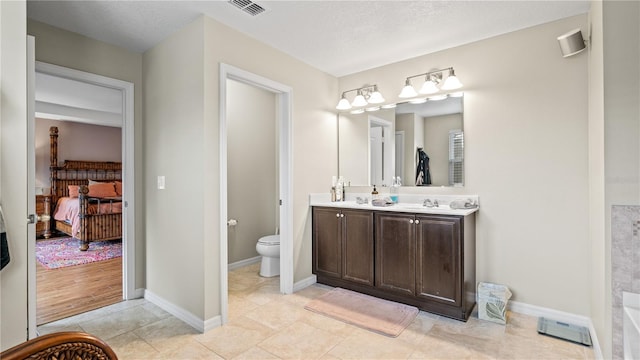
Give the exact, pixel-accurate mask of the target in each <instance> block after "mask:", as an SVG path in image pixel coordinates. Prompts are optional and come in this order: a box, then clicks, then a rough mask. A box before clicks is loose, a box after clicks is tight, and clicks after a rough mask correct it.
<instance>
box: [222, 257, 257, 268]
mask: <svg viewBox="0 0 640 360" xmlns="http://www.w3.org/2000/svg"><path fill="white" fill-rule="evenodd" d="M260 260H262V256H260V255H258V256H256V257H252V258H248V259H244V260H240V261H236V262H234V263H231V264H229V265H228V266H229V271H231V270H235V269H238V268H241V267H244V266H248V265H251V264H255V263H258V262H260Z"/></svg>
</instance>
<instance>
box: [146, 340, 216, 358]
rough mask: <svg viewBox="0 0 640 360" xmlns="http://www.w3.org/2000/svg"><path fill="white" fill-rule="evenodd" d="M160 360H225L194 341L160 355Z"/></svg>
mask: <svg viewBox="0 0 640 360" xmlns="http://www.w3.org/2000/svg"><path fill="white" fill-rule="evenodd" d="M158 359H162V360H205V359H212V360H217V359H219V360H222V359H224V358H223V357H221V356H220V355H218V354H216V353H215V352H213V351H211V350H210V349H208V348H207V347H206V346H204V345H202V344H201V343H199V342H197V341H195V340H192V341H190V342H187V343H184V344H183V345H182V346H180V347H178V348H173V349H171V350H168V351H163V352H161V353H160V356H159V357H158Z"/></svg>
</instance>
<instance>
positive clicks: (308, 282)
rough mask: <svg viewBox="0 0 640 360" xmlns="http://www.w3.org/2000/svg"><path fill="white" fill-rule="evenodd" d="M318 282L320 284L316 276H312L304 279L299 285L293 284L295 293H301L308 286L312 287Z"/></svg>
mask: <svg viewBox="0 0 640 360" xmlns="http://www.w3.org/2000/svg"><path fill="white" fill-rule="evenodd" d="M316 282H318V278H317V277H316V276H315V275H311V276H309V277H308V278H306V279H302V280H300V281H298V282H297V283H295V284H293V292H296V291H300V290H302V289H304V288H306V287H307V286H311V285H313V284H315V283H316Z"/></svg>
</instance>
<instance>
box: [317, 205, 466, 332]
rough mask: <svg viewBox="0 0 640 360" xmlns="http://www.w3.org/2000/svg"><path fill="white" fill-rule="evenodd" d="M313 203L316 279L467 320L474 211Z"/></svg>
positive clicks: (410, 206) (415, 206)
mask: <svg viewBox="0 0 640 360" xmlns="http://www.w3.org/2000/svg"><path fill="white" fill-rule="evenodd" d="M311 205H312V212H313V225H312V227H313V235H312V239H313V264H312V266H313V273H314V274H316V276H317V281H318V282H319V283H322V284H327V285H330V286H336V287H342V288H345V289H350V290H353V291H358V292H361V293H365V294H369V295H372V296H376V297H380V298H384V299H387V300H392V301H397V302H401V303H405V304H409V305H414V306H416V307H418V308H420V309H421V310H425V311H429V312H433V313H436V314H440V315H443V316H447V317H451V318H454V319H458V320H463V321H466V320H467V319H468V317H469V314H470V313H471V311H472V310H473V307H474V305H475V297H476V277H475V211H477V209H469V210H467V209H465V210H453V209H449V208H448V207H444V206H443V207H442V209H438V208H426V207H423V206H421V204H405V205H392V206H389V207H375V206H372V205H370V204H356V203H355V202H353V201H352V202H349V201H346V202H336V203H331V202H329V203H323V202H313V201H312V204H311Z"/></svg>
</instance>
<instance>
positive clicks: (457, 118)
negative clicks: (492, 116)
mask: <svg viewBox="0 0 640 360" xmlns="http://www.w3.org/2000/svg"><path fill="white" fill-rule="evenodd" d="M338 132H339V135H338V136H339V140H338V145H339V149H338V156H339V172H340V175H341V176H344V178H345V180H346V181H347V183H350V184H351V185H354V186H370V185H374V184H375V185H377V186H390V185H391V183H392V180H393V177H394V176H399V177H400V178H401V179H402V185H403V186H415V185H416V178H419V179H422V180H421V181H418V182H419V183H421V185H420V186H462V185H463V183H464V156H463V154H464V133H463V98H462V97H448V98H446V99H444V100H440V101H427V102H425V103H422V104H411V103H402V104H398V106H397V107H396V108H395V109H383V110H379V111H376V112H371V113H368V112H365V113H363V114H357V115H353V114H349V113H344V114H343V113H341V114H339V127H338ZM418 149H422V151H423V153H421V152H419V151H418ZM420 154H422V162H421V161H420V160H421V157H420ZM427 159H428V161H427ZM420 165H423V166H420ZM420 170H423V171H422V173H421V174H422V176H421V177H420V176H419V174H420Z"/></svg>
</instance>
